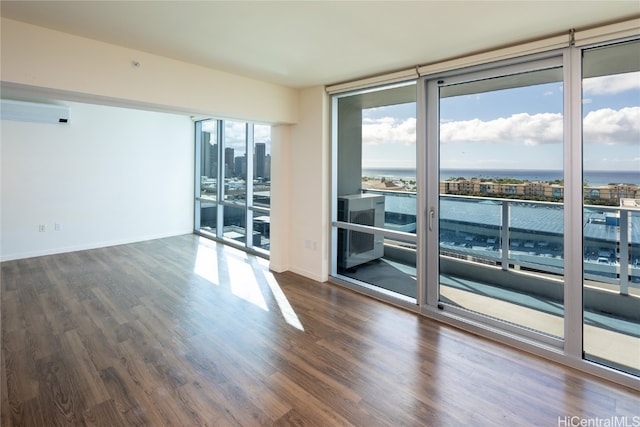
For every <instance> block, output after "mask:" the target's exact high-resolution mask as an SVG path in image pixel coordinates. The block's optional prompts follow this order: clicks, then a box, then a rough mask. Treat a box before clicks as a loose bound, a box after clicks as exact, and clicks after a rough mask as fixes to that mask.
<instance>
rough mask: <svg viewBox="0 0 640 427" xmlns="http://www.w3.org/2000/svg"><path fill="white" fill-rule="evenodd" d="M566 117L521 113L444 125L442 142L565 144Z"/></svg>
mask: <svg viewBox="0 0 640 427" xmlns="http://www.w3.org/2000/svg"><path fill="white" fill-rule="evenodd" d="M562 126H563V125H562V114H559V113H540V114H533V115H531V114H528V113H519V114H514V115H512V116H510V117H506V118H503V117H501V118H499V119H495V120H489V121H482V120H480V119H473V120H464V121H454V122H448V123H443V124H442V125H441V127H440V140H441V142H443V143H448V142H494V143H505V142H508V143H513V142H523V143H525V144H527V145H538V144H553V143H561V142H562Z"/></svg>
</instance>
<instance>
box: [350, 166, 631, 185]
mask: <svg viewBox="0 0 640 427" xmlns="http://www.w3.org/2000/svg"><path fill="white" fill-rule="evenodd" d="M362 175H363V176H369V177H372V178H374V177H377V178H381V177H384V178H385V179H393V178H404V179H416V171H415V169H392V168H389V169H363V170H362ZM455 177H464V178H467V179H469V178H474V177H475V178H488V179H489V178H513V179H520V180H523V181H555V180H557V179H562V171H555V170H514V169H501V170H499V169H496V170H489V169H487V170H477V169H441V170H440V180H441V181H444V180H447V179H449V178H455ZM583 180H584V181H586V182H587V183H588V184H589V185H591V186H599V185H607V184H610V183H615V184H637V185H640V170H637V171H584V174H583Z"/></svg>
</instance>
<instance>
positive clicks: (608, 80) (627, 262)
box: [582, 41, 640, 374]
mask: <svg viewBox="0 0 640 427" xmlns="http://www.w3.org/2000/svg"><path fill="white" fill-rule="evenodd" d="M582 110H583V120H582V131H583V137H582V139H583V148H582V150H583V162H582V164H583V179H584V191H583V200H584V202H583V210H584V213H583V223H584V225H583V250H584V261H583V280H584V282H583V301H584V302H583V304H584V316H583V318H584V329H583V331H584V332H583V333H584V353H585V357H586V358H587V359H589V360H593V361H596V362H599V363H603V364H606V365H610V366H613V367H616V368H618V369H621V370H624V371H630V372H635V373H636V374H640V41H630V42H626V43H619V44H614V45H605V46H598V47H594V48H590V49H586V50H585V51H584V52H583V56H582Z"/></svg>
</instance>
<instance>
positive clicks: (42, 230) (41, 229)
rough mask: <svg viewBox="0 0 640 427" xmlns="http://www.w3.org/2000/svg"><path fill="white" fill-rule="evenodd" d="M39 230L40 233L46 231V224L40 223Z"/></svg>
mask: <svg viewBox="0 0 640 427" xmlns="http://www.w3.org/2000/svg"><path fill="white" fill-rule="evenodd" d="M38 231H39V232H40V233H44V224H40V225H38Z"/></svg>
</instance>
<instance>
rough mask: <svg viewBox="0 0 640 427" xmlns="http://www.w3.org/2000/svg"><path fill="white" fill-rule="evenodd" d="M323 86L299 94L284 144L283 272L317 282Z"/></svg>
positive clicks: (321, 260) (325, 273)
mask: <svg viewBox="0 0 640 427" xmlns="http://www.w3.org/2000/svg"><path fill="white" fill-rule="evenodd" d="M328 108H329V107H328V100H327V95H326V93H325V90H324V88H323V87H314V88H309V89H305V90H302V91H301V92H300V111H299V118H300V121H299V123H298V124H296V125H293V126H291V144H290V145H289V149H290V155H289V157H290V158H291V162H290V163H289V165H288V167H289V175H288V176H289V180H290V182H289V184H288V186H289V187H288V191H289V194H288V207H289V215H288V217H289V227H288V228H289V230H288V231H289V233H288V237H289V245H288V247H289V254H288V256H289V263H288V264H289V269H290V270H291V271H294V272H296V273H298V274H301V275H303V276H306V277H310V278H312V279H314V280H318V281H326V280H327V279H328V277H329V269H328V253H329V225H330V223H329V221H330V215H329V206H330V204H329V203H330V199H329V182H330V181H329V173H330V162H329V153H330V152H329V141H330V140H329V123H328V117H329V114H328Z"/></svg>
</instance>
